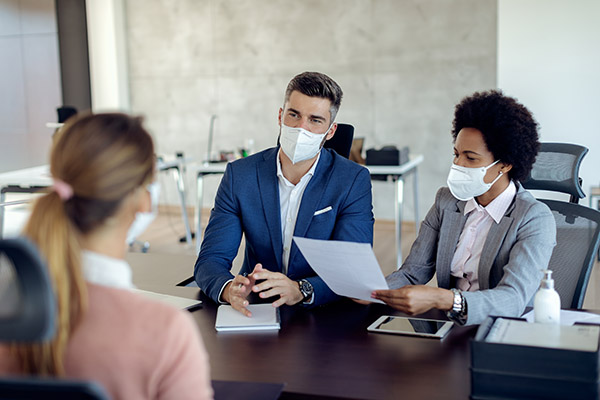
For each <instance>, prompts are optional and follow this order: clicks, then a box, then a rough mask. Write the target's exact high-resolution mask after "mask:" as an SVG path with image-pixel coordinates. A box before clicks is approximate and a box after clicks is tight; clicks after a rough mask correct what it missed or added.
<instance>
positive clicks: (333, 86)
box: [283, 72, 344, 122]
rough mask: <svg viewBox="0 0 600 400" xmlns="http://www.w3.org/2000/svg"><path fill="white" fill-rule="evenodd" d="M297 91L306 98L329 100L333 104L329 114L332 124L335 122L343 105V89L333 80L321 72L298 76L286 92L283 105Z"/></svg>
mask: <svg viewBox="0 0 600 400" xmlns="http://www.w3.org/2000/svg"><path fill="white" fill-rule="evenodd" d="M294 90H296V91H298V92H300V93H302V94H304V95H306V96H310V97H320V98H323V99H328V100H329V101H330V102H331V107H330V109H329V112H330V114H331V122H333V121H335V116H336V115H337V112H338V110H339V109H340V104H342V96H343V95H344V93H343V92H342V88H341V87H340V85H338V84H337V83H336V82H335V81H334V80H333V79H331V78H330V77H328V76H327V75H325V74H322V73H320V72H303V73H301V74H299V75H296V76H295V77H294V78H292V80H291V81H290V83H288V86H287V89H286V90H285V98H284V100H283V104H284V106H285V103H286V102H287V101H288V100H289V99H290V95H291V94H292V92H293V91H294Z"/></svg>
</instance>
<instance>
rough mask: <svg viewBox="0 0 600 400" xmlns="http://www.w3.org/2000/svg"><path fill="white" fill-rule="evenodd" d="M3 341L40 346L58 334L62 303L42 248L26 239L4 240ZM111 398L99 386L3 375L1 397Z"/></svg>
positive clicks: (0, 257)
mask: <svg viewBox="0 0 600 400" xmlns="http://www.w3.org/2000/svg"><path fill="white" fill-rule="evenodd" d="M0 279H1V280H0V283H1V285H0V341H1V342H37V341H44V340H49V339H51V338H52V337H53V336H54V333H55V319H56V300H55V298H54V295H53V291H52V285H51V282H50V278H49V276H48V271H47V268H46V266H45V265H44V262H43V261H42V258H41V257H40V255H39V253H38V251H37V249H36V247H35V246H34V245H33V244H32V243H31V242H29V241H27V240H26V239H24V238H15V239H4V240H0ZM47 398H58V399H65V400H71V399H72V400H106V399H108V396H107V395H106V393H105V392H104V390H103V389H102V388H101V387H100V386H99V385H98V384H96V383H94V382H88V381H74V380H63V379H49V378H36V377H27V378H21V377H13V376H11V377H0V399H47Z"/></svg>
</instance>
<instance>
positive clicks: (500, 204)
mask: <svg viewBox="0 0 600 400" xmlns="http://www.w3.org/2000/svg"><path fill="white" fill-rule="evenodd" d="M516 194H517V187H516V186H515V184H514V182H513V181H510V183H509V184H508V186H507V187H506V189H504V191H503V192H502V193H500V194H499V195H498V196H497V197H496V198H495V199H494V200H492V201H491V202H490V204H488V205H487V206H485V207H482V206H481V205H479V203H477V201H475V199H470V200H468V201H467V204H465V211H464V215H467V214H468V213H470V212H471V211H473V210H478V211H484V210H485V211H486V212H487V213H488V214H489V215H490V217H492V219H493V220H494V221H495V222H496V223H497V224H499V223H500V221H501V220H502V217H503V216H504V214H505V213H506V210H508V207H509V206H510V203H512V201H513V199H514V198H515V195H516Z"/></svg>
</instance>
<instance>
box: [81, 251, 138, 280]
mask: <svg viewBox="0 0 600 400" xmlns="http://www.w3.org/2000/svg"><path fill="white" fill-rule="evenodd" d="M81 265H82V268H83V276H84V277H85V280H86V281H88V282H90V283H95V284H97V285H103V286H109V287H114V288H121V289H126V288H133V287H134V286H133V282H132V280H131V267H129V264H127V262H126V261H125V260H120V259H118V258H113V257H109V256H106V255H104V254H100V253H95V252H93V251H89V250H83V251H82V252H81Z"/></svg>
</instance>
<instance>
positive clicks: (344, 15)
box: [125, 0, 497, 220]
mask: <svg viewBox="0 0 600 400" xmlns="http://www.w3.org/2000/svg"><path fill="white" fill-rule="evenodd" d="M125 6H126V7H125V10H126V20H125V23H126V32H127V35H126V37H127V41H128V42H127V48H128V54H129V60H128V64H129V79H130V95H131V109H132V111H133V112H134V113H141V114H144V115H145V116H146V118H147V123H148V126H149V127H150V129H151V131H152V133H153V135H154V137H155V140H156V142H157V145H158V150H159V152H160V153H162V154H166V155H173V154H174V153H175V152H176V151H184V152H185V155H186V156H189V157H193V158H195V159H197V160H202V159H203V158H204V156H205V153H206V147H207V140H208V129H209V121H210V117H211V115H212V114H216V115H218V118H217V120H216V129H215V138H214V145H213V146H214V149H215V150H236V149H238V148H240V147H243V146H244V144H245V143H247V141H248V140H249V139H252V140H254V143H255V149H256V150H260V149H263V148H267V147H270V146H273V145H274V144H275V142H276V138H277V134H278V126H277V112H278V109H279V107H280V106H281V105H282V102H283V93H284V90H285V86H286V85H287V83H288V81H289V80H290V79H291V78H292V77H293V76H294V75H295V74H297V73H300V72H302V71H306V70H316V71H320V72H324V73H326V74H328V75H330V76H331V77H332V78H334V79H335V80H336V81H337V82H338V83H339V84H340V85H341V86H342V88H343V90H344V93H345V96H344V100H343V102H342V107H341V110H340V113H339V116H338V121H339V122H345V123H350V124H353V125H354V126H355V128H356V133H355V135H356V136H363V137H365V138H366V140H365V148H370V147H380V146H382V145H386V144H396V145H398V146H409V147H410V149H411V152H413V153H420V154H424V155H425V162H424V163H423V165H422V166H421V168H420V194H421V201H420V203H421V204H420V208H421V218H422V217H423V214H424V213H425V212H426V211H427V210H428V209H429V207H430V206H431V204H432V203H433V198H434V195H435V192H436V190H437V188H438V187H439V186H441V185H444V184H445V179H446V175H447V171H448V168H449V166H450V163H451V160H452V158H451V154H452V151H451V137H450V134H449V131H450V127H451V121H452V114H453V107H454V105H455V104H456V103H457V102H458V101H459V100H460V99H461V98H462V97H464V96H465V95H468V94H470V93H472V92H473V91H476V90H484V89H490V88H494V87H495V86H496V15H497V9H496V7H497V4H496V1H495V0H484V1H482V0H457V1H439V0H423V1H421V0H420V1H400V0H328V1H319V0H312V1H300V2H299V1H293V0H203V1H200V0H177V1H170V0H126V2H125ZM218 181H219V179H218V178H212V179H210V180H209V182H207V189H206V197H205V198H206V203H205V206H207V207H210V206H211V205H212V200H213V194H214V191H215V189H216V186H217V184H218ZM190 188H194V186H193V185H192V186H190ZM392 189H393V188H392V185H387V184H386V183H384V182H374V192H375V197H374V203H375V214H376V217H377V218H384V219H393V205H392V203H393V198H394V195H393V190H392ZM411 189H412V184H411V182H410V180H409V182H408V184H407V190H408V191H409V193H410V190H411ZM406 200H407V207H406V208H405V211H406V214H405V219H406V220H411V219H414V217H413V213H412V206H413V204H412V197H411V196H409V198H407V199H406ZM167 201H169V200H168V199H167ZM170 201H171V202H172V203H176V197H175V194H174V193H173V194H172V196H170Z"/></svg>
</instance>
